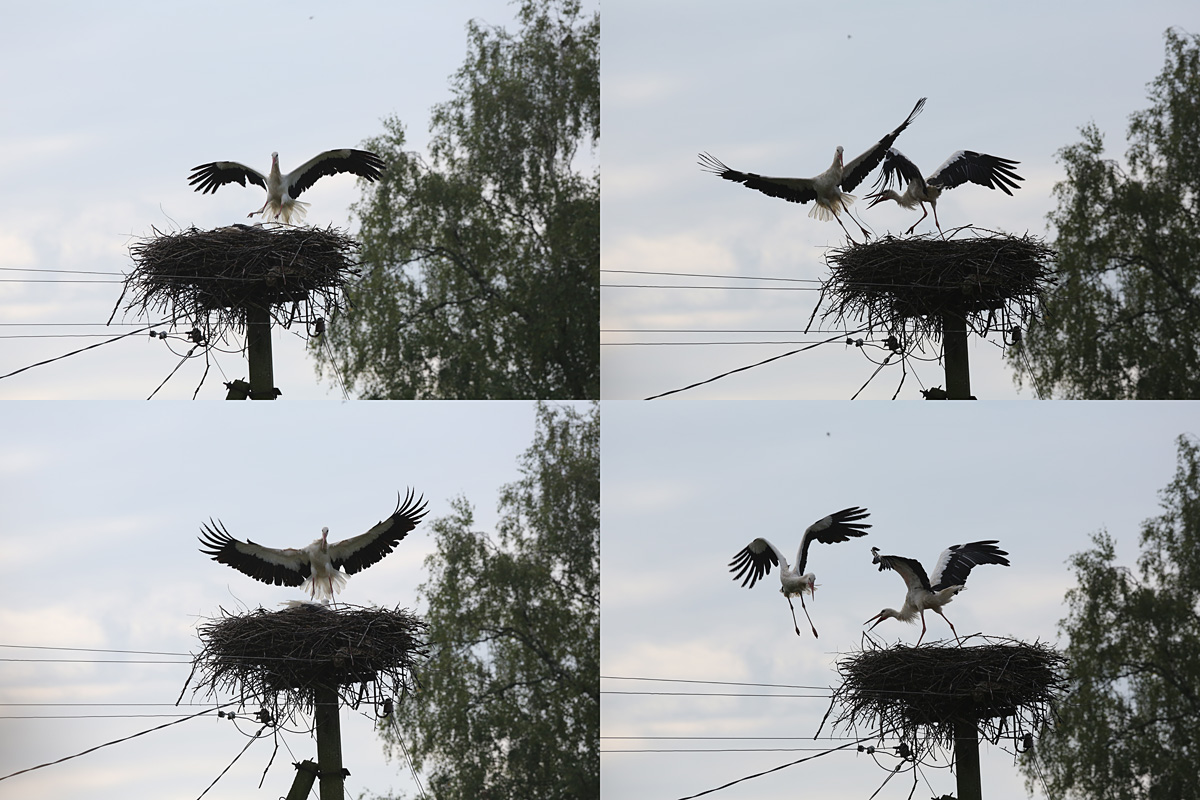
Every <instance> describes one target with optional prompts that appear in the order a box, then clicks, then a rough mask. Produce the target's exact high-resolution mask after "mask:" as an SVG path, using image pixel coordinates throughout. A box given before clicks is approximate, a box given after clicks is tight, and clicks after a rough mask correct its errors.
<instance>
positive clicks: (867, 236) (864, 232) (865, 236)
mask: <svg viewBox="0 0 1200 800" xmlns="http://www.w3.org/2000/svg"><path fill="white" fill-rule="evenodd" d="M846 216H847V217H849V218H850V219H851V220H853V221H854V224H855V225H857V226H858V229H859V230H860V231H862V235H863V243H864V244H865V243H866V242H867V240H868V239H870V238H871V232H870V231H868V230H867V229H866V228H864V227H863V224H862V223H861V222H859V221H858V220H856V219H854V215H853V214H851V213H850V209H848V208H847V209H846Z"/></svg>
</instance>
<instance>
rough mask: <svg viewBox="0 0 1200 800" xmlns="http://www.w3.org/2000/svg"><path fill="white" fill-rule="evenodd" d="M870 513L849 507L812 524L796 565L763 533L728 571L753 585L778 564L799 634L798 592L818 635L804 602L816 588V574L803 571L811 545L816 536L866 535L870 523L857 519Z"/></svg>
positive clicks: (830, 539)
mask: <svg viewBox="0 0 1200 800" xmlns="http://www.w3.org/2000/svg"><path fill="white" fill-rule="evenodd" d="M867 516H868V512H867V510H866V509H865V508H857V507H855V508H846V509H843V510H841V511H838V512H837V513H834V514H830V515H829V516H828V517H825V518H824V519H820V520H817V521H816V522H814V523H813V524H812V525H809V526H808V530H806V531H804V538H803V539H801V540H800V549H799V550H798V551H796V568H795V569H792V568H791V567H789V566H788V562H787V558H786V557H785V556H784V555H783V553H781V552H780V551H779V548H778V547H776V546H775V545H773V544H771V543H770V542H768V541H767V540H766V539H763V538H761V537H760V538H758V539H755V540H754V541H752V542H751V543H750V544H748V545H746V546H745V547H744V548H742V550H741V551H740V552H739V553H738V554H737V555H735V556H734V557H733V561H730V562H729V571H730V572H733V573H736V574H735V575H734V576H733V579H734V580H735V581H736V580H738V579H739V578H743V576H744V579H743V580H742V586H745V585H746V584H747V583H749V584H750V588H751V589H753V588H754V584H755V583H757V582H758V581H759V580H760V579H762V578H763V576H765V575H769V574H770V572H771V567H776V566H777V567H779V582H780V584H781V586H780V588H779V592H780V594H782V595H783V596H784V597H786V598H787V601H788V608H790V609H792V625H793V626H794V627H795V628H796V635H797V636H799V635H800V625H799V624H798V623H797V622H796V607H795V606H793V605H792V598H793V597H797V596H798V597H799V598H800V607H801V608H803V609H804V616H805V617H808V626H809V627H810V628H812V633H813V636H814V637H815V636H816V635H817V628H816V626H815V625H813V622H812V617H809V616H808V607H807V606H805V605H804V593H805V592H806V591H807V592H809V593H810V594H812V595H814V596H815V595H816V592H817V576H816V575H814V574H812V573H811V572H808V573H806V572H805V571H804V567H805V565H806V564H807V563H808V546H809V545H810V544H812V542H813V541H814V540H816V541H818V542H820V543H821V544H834V543H835V542H845V541H849V539H850V538H851V537H856V536H866V535H867V531H866V530H865V529H866V528H869V527H871V525H870V523H865V522H859V521H858V520H861V519H866V518H867Z"/></svg>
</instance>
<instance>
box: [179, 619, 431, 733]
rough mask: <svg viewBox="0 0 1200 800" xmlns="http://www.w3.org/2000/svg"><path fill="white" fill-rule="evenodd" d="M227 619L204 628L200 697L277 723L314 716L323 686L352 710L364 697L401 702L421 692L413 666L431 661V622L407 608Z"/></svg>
mask: <svg viewBox="0 0 1200 800" xmlns="http://www.w3.org/2000/svg"><path fill="white" fill-rule="evenodd" d="M221 613H222V616H221V617H220V618H218V619H213V620H209V621H208V622H205V623H203V624H201V625H200V627H199V635H200V641H201V643H202V645H203V648H202V649H201V651H200V653H199V654H198V655H196V656H195V658H194V663H193V667H192V673H193V675H198V676H199V677H198V680H197V681H196V684H195V689H194V691H201V690H207V692H208V694H210V695H211V694H213V693H216V692H221V693H224V694H226V695H229V696H233V697H237V698H239V700H240V702H241V704H242V705H261V706H262V707H264V708H267V709H269V710H270V711H271V712H272V714H273V715H274V718H275V719H277V720H284V719H291V718H293V717H294V715H295V714H296V712H297V711H311V710H312V707H313V700H314V695H313V691H314V688H315V687H316V686H327V687H330V686H332V687H336V688H337V690H338V692H339V694H340V695H341V698H342V700H343V701H344V702H345V703H346V704H347V705H349V706H350V707H352V708H357V707H358V705H359V703H361V702H362V701H363V700H364V699H366V700H368V701H370V702H372V703H382V702H383V701H384V700H385V699H387V698H389V697H395V698H399V697H402V696H404V695H405V694H406V693H408V692H410V691H411V690H412V689H413V688H414V687H415V679H414V677H413V667H414V666H415V665H416V663H417V661H418V659H424V657H425V656H426V655H427V649H426V648H427V646H426V643H425V641H424V639H423V636H424V634H425V631H426V625H425V623H424V622H423V621H421V620H420V619H418V618H417V617H415V616H413V615H412V614H411V613H409V612H408V611H406V610H402V609H400V608H396V609H395V610H389V609H386V608H364V607H360V606H345V605H339V606H338V607H337V608H336V609H335V608H330V607H327V606H322V605H317V604H313V603H303V604H298V605H295V606H293V607H291V608H287V609H284V610H282V611H267V610H266V609H263V608H259V609H257V610H255V611H251V612H249V613H245V614H231V613H229V612H228V611H226V610H225V609H221ZM188 680H189V681H190V680H191V678H190V677H189V679H188ZM185 690H186V686H185Z"/></svg>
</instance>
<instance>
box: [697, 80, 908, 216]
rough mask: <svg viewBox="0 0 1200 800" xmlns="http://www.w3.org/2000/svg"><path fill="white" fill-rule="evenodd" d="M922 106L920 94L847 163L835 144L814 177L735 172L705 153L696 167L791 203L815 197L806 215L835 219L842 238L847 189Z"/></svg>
mask: <svg viewBox="0 0 1200 800" xmlns="http://www.w3.org/2000/svg"><path fill="white" fill-rule="evenodd" d="M924 107H925V98H924V97H922V98H921V99H920V100H918V101H917V104H916V105H915V106H913V110H912V112H911V113H910V114H909V115H908V119H906V120H904V122H903V123H901V125H900V127H898V128H896V130H894V131H892V132H891V133H889V134H888V135H887V136H884V137H883V138H882V139H880V140H879V141H878V142H876V143H875V146H874V147H872V148H871V149H869V150H867V151H866V152H865V153H863V154H862V155H860V156H859V157H858V158H856V159H854V160H853V161H851V162H850V163H849V164H844V165H843V162H842V146H841V145H838V147H837V150H836V151H835V152H834V155H833V164H831V165H830V167H829V169H827V170H825V171H824V172H822V173H821V174H820V175H818V176H816V177H815V178H770V177H766V176H764V175H756V174H755V173H753V172H738V171H737V170H733V169H730V168H729V167H727V166H725V165H724V164H723V163H721V161H720V160H719V159H717V158H714V157H713V156H712V155H709V154H708V153H701V154H700V166H701V167H703V168H704V169H706V170H708V171H709V172H711V173H713V174H714V175H717V176H719V177H722V178H724V179H725V180H727V181H736V182H738V183H740V184H743V185H744V186H746V187H747V188H750V189H757V190H758V191H760V192H762V193H763V194H767V195H770V196H771V197H781V198H783V199H784V200H788V201H790V202H792V203H807V202H808V201H810V200H815V201H816V204H815V205H813V208H812V210H811V211H809V212H808V215H809V216H810V217H812V218H814V219H820V220H830V219H832V220H837V223H838V224H839V225H841V226H842V230H843V231H846V238H850V231H847V230H846V226H845V225H844V224H843V223H842V219H841V212H843V211H845V212H846V215H847V216H850V211H849V208H850V204H851V203H853V202H854V195H852V194H848V192H851V191H853V190H854V188H855V187H856V186H858V185H859V184H860V183H862V182H863V180H864V179H866V177H867V176H868V175H870V174H871V171H872V170H873V169H875V167H876V166H878V165H879V162H880V161H882V160H883V155H884V153H886V152H887V150H888V148H890V147H891V146H892V142H894V141H896V137H897V136H899V135H900V132H901V131H903V130H904V129H905V128H907V127H908V126H909V125H910V124H911V123H912V121H913V120H914V119H916V118H917V114H920V113H921V109H922V108H924ZM850 219H854V217H852V216H851V217H850ZM855 224H856V225H858V229H859V230H860V231H862V234H863V236H864V237H869V236H870V234H868V233H867V229H866V228H864V227H863V226H862V224H861V223H859V222H858V221H857V220H855Z"/></svg>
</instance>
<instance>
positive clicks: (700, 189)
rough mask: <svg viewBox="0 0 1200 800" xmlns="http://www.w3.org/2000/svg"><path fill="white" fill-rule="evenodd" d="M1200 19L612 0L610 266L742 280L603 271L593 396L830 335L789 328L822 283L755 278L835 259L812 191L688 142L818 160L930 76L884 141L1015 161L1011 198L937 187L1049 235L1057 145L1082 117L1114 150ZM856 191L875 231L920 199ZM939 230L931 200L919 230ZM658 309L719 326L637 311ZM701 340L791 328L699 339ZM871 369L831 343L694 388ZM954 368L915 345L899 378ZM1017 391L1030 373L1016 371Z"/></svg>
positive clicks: (854, 151)
mask: <svg viewBox="0 0 1200 800" xmlns="http://www.w3.org/2000/svg"><path fill="white" fill-rule="evenodd" d="M1198 21H1200V20H1198V17H1197V13H1196V7H1195V4H1194V3H1191V2H1184V0H1151V1H1150V2H1145V3H1137V4H1133V3H1130V2H1127V0H1121V1H1120V2H1114V1H1107V2H1097V3H1089V4H1087V5H1086V6H1085V5H1081V4H1078V3H1049V4H1047V3H1043V2H1031V1H1030V0H1019V1H1018V2H1015V3H1006V4H1004V5H999V4H994V3H992V4H982V5H980V4H974V5H970V6H964V5H962V4H960V3H947V2H921V3H885V2H865V3H856V4H854V5H853V7H850V6H846V5H844V4H838V3H820V2H793V1H792V0H763V1H762V2H749V3H740V4H738V5H736V7H735V6H730V5H728V4H720V3H700V4H695V3H686V2H682V0H657V1H656V2H641V1H640V0H639V2H631V0H613V1H612V2H607V3H605V6H604V34H603V47H604V57H603V60H602V62H601V70H602V73H601V92H602V97H601V99H602V107H603V132H604V167H603V187H602V192H603V194H602V203H603V214H604V225H603V229H602V232H601V236H602V264H601V267H602V269H604V270H606V272H604V273H603V274H602V275H601V278H602V280H601V283H602V284H606V285H625V286H628V285H640V286H645V285H656V286H662V285H676V286H679V285H685V286H697V285H709V286H712V285H720V286H735V287H739V288H736V289H730V290H727V291H722V290H717V289H708V290H704V289H695V290H689V289H679V288H675V289H647V288H616V287H615V286H612V287H611V288H605V289H604V290H603V292H602V311H601V314H602V326H601V327H602V329H603V330H604V331H605V332H604V333H603V334H602V338H601V341H602V343H603V344H602V346H601V356H602V362H601V363H602V373H603V386H602V396H603V397H605V398H645V397H648V396H650V395H654V394H658V393H660V392H664V391H668V390H671V389H677V388H680V387H683V386H685V385H688V384H690V383H693V382H696V381H700V380H703V379H706V378H710V377H713V376H715V375H718V374H720V373H723V372H726V371H729V370H731V369H735V368H737V367H741V366H745V365H748V364H752V363H754V362H757V361H760V360H763V359H766V358H769V357H771V356H774V355H779V354H782V353H785V352H788V351H790V350H794V349H796V348H798V347H800V346H802V345H803V344H804V343H809V342H813V341H815V340H820V339H824V338H828V337H829V336H832V335H835V334H834V333H831V334H824V335H815V334H809V335H807V336H805V335H802V333H801V332H802V330H803V328H804V327H805V324H806V323H807V322H808V320H809V317H810V315H811V314H812V312H813V308H814V305H815V304H816V302H817V292H816V291H815V290H813V288H812V287H813V286H814V284H798V286H800V287H801V289H800V290H799V291H791V290H782V289H780V288H778V287H780V286H781V285H784V284H780V283H779V282H774V283H766V282H762V281H754V280H745V278H748V277H759V278H761V277H770V278H777V279H780V278H790V279H809V280H818V279H821V278H824V277H826V276H827V274H828V268H827V267H826V265H825V263H824V260H823V255H824V253H825V251H826V249H827V248H828V247H831V246H840V245H843V244H844V242H845V239H844V236H843V234H842V230H841V228H839V227H838V226H837V225H836V224H835V223H833V222H820V221H817V220H813V219H810V218H809V217H808V216H807V213H808V211H809V210H810V209H811V207H812V206H811V204H809V205H803V206H802V205H798V204H795V203H788V202H784V201H782V200H779V199H777V198H771V197H768V196H766V195H763V194H761V193H759V192H756V191H752V190H749V189H746V188H745V187H742V186H739V185H737V184H734V183H731V182H728V181H722V180H719V179H717V178H715V177H714V176H712V175H711V174H709V173H706V172H704V171H703V170H702V169H700V167H699V166H697V164H696V156H697V153H699V152H701V151H707V152H711V153H712V154H713V155H714V156H716V157H718V158H720V159H721V160H722V161H724V162H725V163H726V164H728V165H729V166H730V167H731V168H733V169H736V170H740V171H743V172H757V173H760V174H765V175H782V176H795V177H808V176H812V175H816V174H818V173H819V172H821V171H823V170H824V169H825V168H827V167H828V166H829V164H830V162H831V161H832V159H833V153H834V148H835V147H837V146H838V145H843V146H844V147H845V149H846V157H847V159H849V158H852V157H854V156H857V155H858V154H859V153H861V152H863V151H865V150H866V149H868V148H869V147H870V146H872V145H874V144H875V142H877V141H878V140H879V139H880V137H882V136H883V135H884V134H885V133H888V132H890V131H891V130H892V129H894V128H895V127H896V126H897V125H899V124H900V123H901V122H902V121H903V120H904V118H905V116H906V115H907V114H908V113H909V111H910V110H911V109H912V107H913V104H914V103H915V102H916V101H917V99H918V98H920V97H926V96H927V97H928V98H929V100H928V103H927V105H926V107H925V110H924V112H923V113H922V114H921V116H920V117H918V118H917V120H916V121H915V122H914V123H913V124H912V126H911V127H910V128H909V129H908V130H907V131H905V132H904V133H903V134H902V135H901V136H900V138H899V139H898V140H897V142H896V147H898V148H899V149H900V150H901V151H903V152H904V153H905V155H907V156H908V157H909V158H910V159H912V160H913V161H914V162H915V163H916V164H917V165H918V166H920V167H921V168H922V170H923V171H924V172H925V174H929V173H930V172H932V171H933V170H934V169H936V168H937V167H938V165H940V164H941V163H942V161H943V160H945V159H946V158H947V157H948V156H950V155H951V153H953V152H955V151H957V150H961V149H970V150H977V151H981V152H985V153H990V154H993V155H997V156H1001V157H1004V158H1009V159H1014V160H1016V161H1019V162H1021V163H1020V166H1019V167H1018V168H1017V172H1018V174H1020V175H1022V176H1023V177H1024V178H1025V180H1024V182H1023V183H1022V188H1021V189H1020V190H1019V191H1017V192H1016V193H1015V195H1014V196H1013V197H1009V196H1006V195H1004V194H1002V193H1000V192H998V191H989V190H987V189H985V188H983V187H979V186H974V185H970V186H964V187H961V188H958V189H956V190H954V191H953V192H950V193H948V194H947V195H945V196H944V197H943V199H942V200H941V201H940V203H939V205H938V213H939V217H940V219H941V221H942V227H943V228H945V229H949V228H953V227H956V226H959V225H965V224H968V223H973V224H975V225H978V226H981V227H985V228H990V229H994V230H1000V231H1006V232H1009V233H1013V234H1016V235H1022V234H1025V233H1026V232H1028V233H1030V234H1033V235H1036V236H1046V235H1047V234H1048V230H1047V227H1046V214H1047V212H1049V211H1051V210H1052V209H1053V208H1054V201H1053V198H1052V196H1051V189H1052V187H1053V186H1054V184H1055V183H1056V182H1058V181H1060V180H1062V179H1063V178H1064V177H1065V176H1064V173H1063V171H1062V169H1061V167H1060V166H1059V164H1058V163H1057V162H1056V161H1055V157H1054V156H1055V152H1056V151H1058V150H1059V149H1060V148H1062V147H1064V146H1066V145H1069V144H1072V143H1075V142H1077V141H1079V138H1080V137H1079V133H1078V130H1079V128H1080V126H1082V125H1085V124H1087V123H1089V122H1094V123H1095V124H1096V125H1097V126H1098V127H1099V128H1100V130H1101V131H1103V132H1104V134H1105V136H1106V144H1107V146H1108V152H1107V155H1109V156H1110V157H1115V158H1118V159H1123V158H1124V153H1125V150H1126V143H1125V133H1126V128H1127V125H1128V118H1129V115H1130V114H1131V113H1133V112H1134V111H1137V110H1140V109H1143V108H1145V107H1146V106H1147V105H1148V101H1147V100H1146V84H1147V83H1148V82H1150V81H1151V80H1153V79H1154V78H1155V77H1156V76H1157V75H1158V73H1159V72H1160V71H1161V69H1162V66H1163V61H1164V50H1163V32H1164V31H1165V30H1166V29H1167V28H1168V27H1169V26H1172V25H1175V26H1181V27H1182V28H1184V29H1188V30H1190V31H1191V32H1193V33H1195V32H1197V31H1200V24H1198ZM873 181H874V176H872V177H871V178H870V179H869V180H868V182H865V183H864V184H863V185H862V186H860V187H859V189H858V190H856V192H855V194H857V195H858V196H859V197H860V198H861V197H862V196H863V195H865V194H867V193H868V191H869V188H870V184H871V182H873ZM865 205H866V204H865V203H863V202H859V203H857V204H855V205H854V207H853V209H852V210H853V211H855V213H856V214H857V215H858V216H859V217H860V218H861V219H862V220H863V221H864V222H866V223H869V226H870V227H872V228H874V230H875V231H876V233H877V234H879V235H882V234H884V233H887V232H891V233H894V234H900V233H902V232H903V231H905V230H907V228H908V226H909V225H911V224H913V223H914V222H916V221H917V219H918V218H919V217H920V212H919V211H905V210H903V209H900V208H899V207H898V206H896V205H895V204H894V203H887V204H884V205H881V206H876V207H875V208H873V209H871V210H870V211H864V210H863V208H864V206H865ZM848 227H850V229H851V230H855V228H854V226H853V224H849V223H848ZM930 231H934V232H936V229H935V228H934V227H933V217H932V215H931V216H930V217H929V218H928V219H927V220H926V221H925V222H924V223H922V225H921V227H919V228H918V229H917V232H918V233H922V232H924V233H928V232H930ZM856 234H857V232H856ZM860 238H861V237H860ZM612 270H628V271H634V272H647V271H650V272H656V271H657V272H673V273H700V274H711V275H718V276H735V277H734V278H731V279H726V280H719V279H711V278H698V277H686V278H672V277H669V276H661V275H645V274H641V275H639V274H628V273H625V272H613V271H612ZM768 285H769V286H772V287H774V288H771V289H767V290H762V289H761V288H751V289H747V288H745V287H763V286H768ZM792 286H793V287H794V286H796V284H793V285H792ZM818 319H819V318H818ZM817 328H820V329H826V328H829V326H828V325H827V326H823V327H822V326H814V329H817ZM667 329H671V330H672V331H679V330H688V331H710V332H713V333H707V334H705V333H682V332H665V333H652V332H649V331H665V330H667ZM733 330H743V331H747V330H748V331H766V332H765V333H761V332H760V333H744V334H739V333H729V332H728V331H733ZM842 330H844V328H842ZM630 331H632V332H630ZM835 333H836V332H835ZM712 341H721V342H731V341H734V342H736V341H768V342H785V343H786V344H776V345H708V346H705V345H699V344H695V343H698V342H712ZM632 342H639V343H642V344H640V345H631V344H626V343H632ZM651 342H686V343H688V344H679V345H675V346H655V345H650V344H646V343H651ZM998 343H999V339H998V337H995V336H993V337H991V338H990V339H989V340H988V341H980V340H978V339H973V340H972V344H971V350H970V358H971V378H972V388H973V390H974V394H975V395H976V396H978V397H980V398H1002V397H1016V396H1018V395H1017V392H1016V389H1015V388H1014V386H1013V383H1012V379H1011V373H1010V371H1009V369H1008V367H1007V366H1006V365H1005V363H1004V361H1003V359H1002V355H1001V351H1000V349H999V347H998V346H997V344H998ZM926 355H927V356H929V355H932V356H937V355H939V353H938V352H936V351H935V352H933V353H926ZM874 357H875V360H876V361H878V360H879V358H880V356H879V355H875V356H874ZM875 369H876V365H875V364H874V363H872V362H871V361H869V360H868V359H867V358H866V357H865V355H864V352H863V351H859V350H857V349H855V348H852V347H850V348H848V347H845V346H844V345H842V344H840V343H838V344H830V345H824V346H821V347H819V348H817V349H815V350H813V351H809V352H805V353H801V354H797V355H793V356H789V357H787V358H784V359H782V360H779V361H776V362H773V363H771V364H769V365H765V366H762V367H756V368H755V369H752V370H749V371H747V372H742V373H738V374H737V375H733V376H730V377H727V378H723V379H721V380H719V381H716V382H715V383H712V384H709V385H707V386H704V387H700V388H697V389H692V390H689V391H688V392H687V393H686V394H687V396H690V397H696V398H709V399H716V398H731V399H737V398H820V399H848V398H849V397H851V396H852V395H853V394H854V393H855V392H856V391H857V390H858V389H859V388H860V387H861V386H862V385H863V384H864V383H866V382H867V381H868V379H869V378H870V377H871V375H872V373H873V372H874V371H875ZM913 372H915V374H912V373H913ZM900 377H901V374H900V368H899V367H892V368H889V369H885V370H884V371H883V372H882V373H881V374H880V375H878V376H877V377H876V378H875V380H874V381H873V382H872V383H871V385H870V386H869V387H868V388H867V389H866V390H865V391H864V392H863V395H862V396H863V397H875V398H888V397H891V396H892V394H893V393H894V392H895V391H896V388H897V385H898V384H899V382H900ZM944 385H945V380H944V376H943V372H942V368H941V366H940V365H938V364H937V363H934V362H916V363H914V364H910V374H909V376H908V379H907V381H906V382H905V383H904V388H903V390H902V391H901V394H900V396H901V397H902V398H917V397H919V394H918V391H919V389H921V388H923V387H929V386H944ZM1019 396H1020V397H1032V396H1034V393H1033V392H1032V391H1031V390H1030V389H1029V388H1028V385H1027V388H1026V389H1025V390H1023V391H1022V392H1021V394H1020V395H1019Z"/></svg>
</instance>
